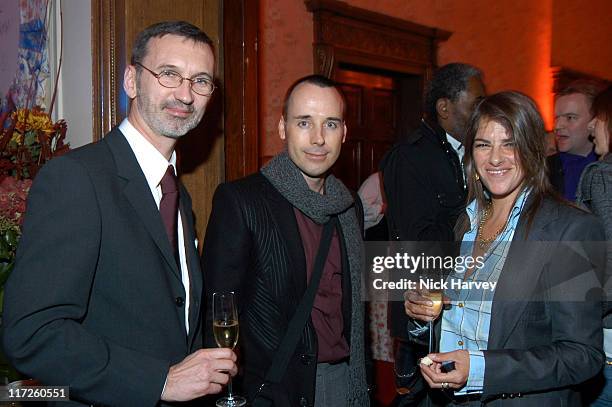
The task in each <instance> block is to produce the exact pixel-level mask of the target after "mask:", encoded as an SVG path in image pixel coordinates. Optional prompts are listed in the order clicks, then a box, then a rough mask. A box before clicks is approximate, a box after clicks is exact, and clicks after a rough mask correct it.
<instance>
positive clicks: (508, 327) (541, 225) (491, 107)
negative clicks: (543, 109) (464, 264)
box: [405, 92, 605, 407]
mask: <svg viewBox="0 0 612 407" xmlns="http://www.w3.org/2000/svg"><path fill="white" fill-rule="evenodd" d="M465 147H466V156H465V162H464V165H465V170H466V174H467V175H466V178H467V181H468V187H469V202H470V204H469V205H468V207H467V214H468V216H467V217H464V222H463V223H462V224H461V225H459V226H463V227H459V229H460V230H461V232H462V233H460V234H459V236H460V237H461V236H462V244H461V255H462V256H470V255H471V256H473V257H474V258H478V257H481V258H482V259H483V262H482V266H481V267H473V268H471V269H468V270H467V271H463V272H461V273H460V272H459V270H455V271H454V273H453V274H452V275H451V277H450V278H451V279H455V280H456V281H459V282H462V283H470V282H481V283H482V282H488V283H489V284H491V283H495V285H494V288H493V289H476V288H471V289H461V290H456V291H452V292H447V295H448V296H449V297H450V299H449V300H448V301H447V302H449V303H450V305H451V306H450V309H447V310H445V311H444V312H443V314H442V317H441V318H440V319H439V321H440V323H438V324H437V325H438V326H437V328H438V330H439V335H438V336H437V337H438V338H440V339H439V348H440V353H432V354H430V355H428V356H429V358H430V359H431V360H432V362H433V363H431V364H429V365H426V364H421V373H422V375H423V377H424V378H425V380H426V381H427V383H428V384H429V386H430V387H431V388H433V389H442V390H443V393H444V395H445V397H443V398H442V399H443V400H446V402H447V403H448V404H453V403H461V404H463V403H465V404H468V405H481V404H485V405H500V404H504V405H520V406H538V407H541V406H553V405H554V406H572V405H576V406H578V405H580V397H579V393H578V392H577V391H576V390H575V388H574V386H575V385H577V384H579V383H581V382H583V381H585V380H586V379H588V378H590V377H592V376H594V375H595V374H596V373H597V372H598V371H599V369H600V368H601V364H602V363H603V359H604V357H603V353H602V335H601V305H600V303H599V302H596V301H595V300H587V298H588V296H589V295H590V294H591V293H592V292H593V291H594V290H597V289H599V287H600V284H601V270H602V267H603V263H604V257H605V252H604V250H603V246H602V245H601V244H599V245H597V244H591V242H599V243H601V241H603V240H604V233H603V229H602V226H601V224H600V223H599V221H598V220H597V219H596V218H595V217H594V216H592V215H590V214H588V213H586V212H583V211H581V210H579V209H578V208H576V207H573V206H571V205H569V204H567V203H564V202H563V201H562V200H561V199H560V198H558V197H557V196H556V195H555V193H553V192H552V188H551V186H550V184H549V181H548V178H547V175H546V167H545V138H544V125H543V122H542V119H541V117H540V115H539V113H538V111H537V109H536V107H535V104H534V103H533V101H532V100H531V99H529V98H528V97H527V96H525V95H523V94H520V93H518V92H502V93H498V94H494V95H491V96H488V97H486V98H485V99H483V100H482V101H481V102H480V103H479V104H478V105H477V107H476V109H475V112H474V113H473V115H472V117H471V119H470V123H469V125H468V129H467V137H466V145H465ZM429 304H430V303H429V302H428V301H427V300H426V298H424V297H420V296H419V295H418V294H415V293H413V294H412V295H411V296H410V297H409V300H408V301H407V302H406V304H405V305H406V311H407V313H408V314H409V315H410V316H411V317H412V318H414V319H417V320H421V321H428V320H431V319H433V318H435V317H437V315H435V313H433V312H432V307H430V306H429ZM448 361H453V362H454V370H452V371H450V372H448V373H444V372H443V371H442V364H443V363H444V362H448Z"/></svg>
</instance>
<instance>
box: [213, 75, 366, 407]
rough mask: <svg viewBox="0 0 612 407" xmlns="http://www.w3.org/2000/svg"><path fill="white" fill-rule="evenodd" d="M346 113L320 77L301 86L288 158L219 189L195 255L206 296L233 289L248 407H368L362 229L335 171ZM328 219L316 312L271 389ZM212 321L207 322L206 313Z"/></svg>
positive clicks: (288, 105) (290, 112) (286, 124)
mask: <svg viewBox="0 0 612 407" xmlns="http://www.w3.org/2000/svg"><path fill="white" fill-rule="evenodd" d="M344 110H345V101H344V98H343V96H342V94H341V93H340V91H339V89H338V88H337V87H336V85H335V84H334V82H332V81H330V80H329V79H327V78H325V77H323V76H318V75H312V76H307V77H305V78H302V79H299V80H298V81H296V82H295V83H294V84H293V85H292V86H291V87H290V88H289V90H288V91H287V94H286V96H285V102H284V107H283V114H282V117H281V119H280V121H279V124H278V132H279V135H280V138H281V139H282V140H283V141H285V142H286V151H283V152H282V153H280V154H279V155H277V156H276V157H274V158H273V159H272V160H271V161H270V163H269V164H267V165H266V166H264V167H263V168H262V169H261V170H260V172H258V173H256V174H253V175H251V176H248V177H246V178H244V179H241V180H238V181H234V182H230V183H225V184H222V185H220V186H219V187H218V189H217V191H216V192H215V196H214V198H213V209H212V213H211V216H210V220H209V223H208V229H207V231H206V238H205V242H204V252H203V256H202V265H203V270H204V275H205V286H206V291H207V295H206V298H212V293H214V292H217V291H234V292H235V293H236V297H237V299H238V308H239V319H240V339H239V346H240V351H241V352H240V353H241V361H240V364H241V366H242V367H243V370H244V377H243V387H244V392H245V393H246V395H247V398H248V399H249V401H251V402H252V401H253V400H258V401H259V400H260V399H261V398H264V399H266V402H268V403H270V402H271V403H272V404H273V405H274V406H335V407H338V406H367V405H369V401H368V395H367V385H366V378H365V366H364V327H363V302H362V301H361V277H360V272H361V266H362V264H361V262H362V257H361V254H362V245H363V243H362V238H361V230H360V226H359V221H358V218H357V214H356V209H355V199H354V197H353V195H352V194H351V193H350V191H349V190H348V189H347V188H346V187H345V186H344V185H343V184H342V182H341V181H339V180H338V179H337V178H335V177H334V176H333V175H331V174H330V168H331V167H332V165H333V164H334V163H335V162H336V160H337V159H338V156H339V155H340V149H341V146H342V143H343V142H344V140H345V136H346V125H345V123H344ZM328 222H334V223H335V225H336V227H335V229H334V231H333V234H332V238H331V244H330V245H329V253H328V254H327V256H326V257H323V258H324V259H325V260H324V263H322V264H323V267H322V275H321V279H320V283H319V286H318V289H317V291H316V295H315V297H314V305H313V306H312V309H311V310H310V315H309V317H308V318H307V320H306V323H305V326H304V327H303V328H301V329H300V330H301V337H300V339H299V341H298V343H297V346H295V349H291V351H290V352H289V354H290V355H291V356H290V358H289V361H288V365H287V368H286V369H285V370H283V371H284V373H283V375H282V379H281V380H279V381H277V382H270V381H269V380H267V379H266V377H267V375H266V372H268V370H269V369H270V368H271V365H273V364H274V363H273V359H274V358H275V355H276V354H277V353H283V352H282V350H280V351H279V349H281V348H282V346H281V342H283V338H284V337H285V334H286V332H287V331H288V326H289V325H290V321H291V320H292V318H293V316H294V314H295V313H296V309H297V308H298V304H299V303H300V301H301V300H302V297H303V296H304V293H305V292H306V290H307V287H308V285H309V282H310V278H311V276H312V275H313V274H314V273H313V270H314V269H315V266H314V264H315V258H316V257H317V256H316V255H317V250H318V248H319V244H320V242H321V241H322V238H321V236H322V233H323V232H322V231H323V229H324V225H326V224H327V223H328ZM207 315H208V317H207V326H210V325H211V324H212V321H211V313H210V306H209V312H208V313H207ZM208 331H209V332H210V330H208ZM298 332H299V331H298ZM206 340H207V342H209V343H213V342H212V338H206ZM277 360H278V359H277ZM272 368H273V369H274V367H272ZM268 376H269V375H268Z"/></svg>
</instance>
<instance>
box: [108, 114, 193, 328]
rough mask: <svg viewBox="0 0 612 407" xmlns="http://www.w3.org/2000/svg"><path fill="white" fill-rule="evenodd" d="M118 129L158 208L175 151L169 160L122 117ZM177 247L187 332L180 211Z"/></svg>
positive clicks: (187, 313) (184, 261)
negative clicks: (134, 158) (162, 183)
mask: <svg viewBox="0 0 612 407" xmlns="http://www.w3.org/2000/svg"><path fill="white" fill-rule="evenodd" d="M119 130H121V133H123V135H124V136H125V138H126V140H127V142H128V143H129V145H130V147H131V148H132V151H133V152H134V155H135V156H136V160H137V161H138V165H140V168H141V169H142V172H143V173H144V176H145V178H146V179H147V184H149V188H150V189H151V194H152V195H153V199H155V204H156V205H157V209H159V203H160V201H161V198H162V190H161V180H162V178H163V176H164V174H165V173H166V171H167V169H168V165H172V168H173V169H174V174H175V175H176V152H174V151H173V152H172V156H171V157H170V161H168V160H166V158H165V157H164V156H163V155H162V154H161V153H160V152H159V151H158V150H157V149H156V148H155V147H154V146H153V144H151V143H150V142H149V141H148V140H147V139H146V138H144V136H143V135H142V134H141V133H140V132H139V131H138V130H136V128H135V127H134V126H133V125H132V124H131V123H130V122H129V121H128V119H127V118H126V119H124V120H123V121H122V122H121V124H120V125H119ZM177 227H178V249H179V259H180V263H181V280H182V281H183V287H184V288H185V329H186V330H187V334H189V305H190V298H189V293H190V291H189V284H190V282H189V272H188V269H187V256H186V253H185V236H184V235H183V222H182V220H181V211H180V210H179V212H178V223H177Z"/></svg>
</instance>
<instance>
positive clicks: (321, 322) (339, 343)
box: [293, 208, 349, 363]
mask: <svg viewBox="0 0 612 407" xmlns="http://www.w3.org/2000/svg"><path fill="white" fill-rule="evenodd" d="M293 212H294V213H295V218H296V220H297V224H298V229H299V230H300V236H301V238H302V246H303V247H304V256H305V257H306V272H307V281H308V282H310V277H311V276H312V272H313V270H312V269H313V267H314V262H315V257H316V255H317V251H318V250H319V243H320V241H321V235H322V234H323V225H318V224H316V223H314V222H313V221H312V219H310V218H309V217H307V216H306V215H304V214H303V213H302V212H300V211H299V210H298V209H296V208H293ZM310 316H311V318H312V324H313V325H314V328H315V331H316V332H317V339H318V344H319V352H318V357H317V362H319V363H321V362H326V363H330V362H336V361H339V360H342V359H344V358H346V357H347V356H348V355H349V346H348V342H347V341H346V339H345V337H344V332H343V330H344V318H343V316H342V253H341V250H340V239H339V238H338V231H337V230H334V234H333V236H332V241H331V245H330V247H329V254H328V255H327V260H326V261H325V266H323V275H321V282H320V283H319V289H318V290H317V294H316V296H315V300H314V304H313V306H312V312H311V314H310Z"/></svg>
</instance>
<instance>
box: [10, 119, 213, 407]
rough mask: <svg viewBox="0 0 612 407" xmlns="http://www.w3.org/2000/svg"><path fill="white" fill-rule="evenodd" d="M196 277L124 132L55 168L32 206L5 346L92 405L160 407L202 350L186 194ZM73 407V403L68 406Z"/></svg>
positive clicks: (13, 280) (24, 366)
mask: <svg viewBox="0 0 612 407" xmlns="http://www.w3.org/2000/svg"><path fill="white" fill-rule="evenodd" d="M180 202H181V208H180V210H181V214H182V219H183V224H184V230H185V242H186V254H187V261H188V265H189V271H190V277H191V290H192V293H193V295H192V297H191V298H192V301H191V308H190V309H191V313H190V321H189V322H190V334H189V336H187V334H186V331H185V323H184V320H185V317H184V298H185V296H186V293H185V290H184V288H183V284H182V282H181V277H180V272H179V269H178V266H177V265H176V262H175V260H174V256H173V253H172V250H171V248H170V244H169V242H168V238H167V235H166V232H165V229H164V226H163V222H162V220H161V217H160V215H159V210H158V209H157V206H156V205H155V201H154V199H153V196H152V195H151V190H150V189H149V186H148V184H147V182H146V179H145V176H144V174H143V172H142V170H141V169H140V166H139V165H138V162H137V161H136V157H135V156H134V154H133V152H132V150H131V148H130V146H129V144H128V143H127V140H126V139H125V137H124V136H123V135H122V134H121V132H120V131H119V130H117V129H115V130H113V131H112V132H111V133H109V134H108V135H107V136H106V137H105V138H104V139H103V140H101V141H100V142H98V143H95V144H91V145H87V146H85V147H82V148H79V149H77V150H74V151H72V152H70V153H69V154H67V155H65V156H62V157H60V158H57V159H54V160H52V161H51V162H49V163H48V164H47V165H46V166H45V167H44V168H43V169H42V170H41V171H40V173H39V174H38V176H37V177H36V180H35V181H34V185H33V187H32V190H31V191H30V195H29V198H28V210H27V215H26V219H25V224H24V229H23V236H22V240H21V242H20V245H19V249H18V252H17V262H16V266H15V270H14V271H13V273H12V274H11V276H10V278H9V280H8V283H7V286H6V292H5V302H4V314H3V326H4V334H3V345H4V350H5V352H6V354H7V356H8V357H9V359H10V361H11V363H12V364H13V365H14V366H15V367H16V368H17V369H18V370H20V371H21V372H23V373H24V374H26V375H27V376H30V377H34V378H36V379H38V380H40V381H41V382H43V383H44V384H48V385H63V386H70V396H71V398H73V399H74V400H78V401H79V402H83V403H86V404H96V405H112V406H154V405H156V404H157V403H158V400H159V398H160V396H161V392H162V389H163V386H164V383H165V380H166V376H167V373H168V369H169V367H170V366H171V365H172V364H175V363H177V362H179V361H181V360H182V359H183V358H184V357H185V356H186V355H188V354H189V353H191V352H192V351H194V350H196V349H198V348H200V347H201V345H202V339H201V324H200V318H199V315H200V310H199V308H200V304H199V300H200V299H201V292H202V276H201V271H200V266H199V261H198V255H197V251H196V249H195V245H194V243H193V242H194V240H195V234H194V229H193V221H192V220H193V219H192V211H191V201H190V198H189V195H188V194H187V192H186V190H185V189H184V188H183V187H182V186H181V189H180ZM62 405H65V404H62Z"/></svg>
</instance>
